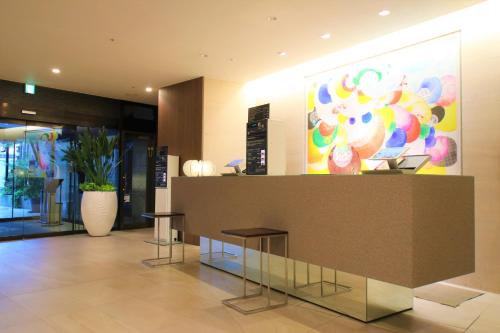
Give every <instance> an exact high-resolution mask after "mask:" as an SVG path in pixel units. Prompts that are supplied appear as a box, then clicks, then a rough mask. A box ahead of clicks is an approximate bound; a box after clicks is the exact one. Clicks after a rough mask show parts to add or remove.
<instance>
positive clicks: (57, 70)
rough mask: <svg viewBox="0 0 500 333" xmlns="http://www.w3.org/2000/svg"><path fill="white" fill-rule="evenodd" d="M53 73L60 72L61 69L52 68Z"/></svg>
mask: <svg viewBox="0 0 500 333" xmlns="http://www.w3.org/2000/svg"><path fill="white" fill-rule="evenodd" d="M52 73H54V74H60V73H61V70H60V69H59V68H52Z"/></svg>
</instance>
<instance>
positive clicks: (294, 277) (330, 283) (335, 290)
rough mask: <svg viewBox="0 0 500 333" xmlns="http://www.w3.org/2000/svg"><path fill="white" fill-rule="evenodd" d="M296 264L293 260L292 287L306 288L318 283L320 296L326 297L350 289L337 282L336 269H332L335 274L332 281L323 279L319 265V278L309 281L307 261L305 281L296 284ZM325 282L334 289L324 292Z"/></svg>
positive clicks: (321, 268) (307, 264) (321, 267)
mask: <svg viewBox="0 0 500 333" xmlns="http://www.w3.org/2000/svg"><path fill="white" fill-rule="evenodd" d="M295 266H296V264H295V260H294V261H293V288H294V289H300V288H307V287H311V286H315V285H318V284H319V285H320V295H321V297H326V296H333V295H336V294H340V293H344V292H347V291H350V289H351V288H350V287H346V286H340V285H339V284H338V283H337V270H334V274H335V277H334V282H331V281H325V279H324V278H323V266H320V267H319V269H320V280H319V281H317V282H311V281H310V269H309V263H306V272H307V273H306V274H307V276H306V283H305V284H303V285H297V270H296V267H295ZM325 284H327V285H331V286H333V288H334V290H333V292H331V293H325V288H324V285H325ZM338 287H341V288H338Z"/></svg>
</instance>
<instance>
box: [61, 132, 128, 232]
mask: <svg viewBox="0 0 500 333" xmlns="http://www.w3.org/2000/svg"><path fill="white" fill-rule="evenodd" d="M117 142H118V137H116V136H115V137H108V136H107V134H106V130H105V129H104V128H102V129H101V130H99V132H98V133H97V135H94V133H92V131H91V130H90V129H88V128H87V129H86V130H85V131H83V132H82V133H80V134H79V135H78V137H77V139H76V140H75V141H74V142H72V143H71V144H70V146H69V147H68V149H65V150H63V153H64V158H63V159H64V160H65V161H67V162H68V163H69V164H70V165H71V166H73V168H74V169H75V170H76V171H78V172H80V173H82V174H84V175H85V182H83V183H81V184H80V189H81V190H82V191H83V197H82V202H81V213H82V220H83V224H84V225H85V228H86V229H87V232H88V233H89V235H91V236H106V235H108V234H109V232H110V231H111V228H112V227H113V224H114V222H115V219H116V212H117V209H118V200H117V196H116V188H115V186H114V185H113V184H111V181H110V179H109V178H110V175H111V172H112V171H113V170H114V169H115V168H116V167H117V165H118V163H119V161H117V160H116V159H115V157H114V149H115V147H116V145H117Z"/></svg>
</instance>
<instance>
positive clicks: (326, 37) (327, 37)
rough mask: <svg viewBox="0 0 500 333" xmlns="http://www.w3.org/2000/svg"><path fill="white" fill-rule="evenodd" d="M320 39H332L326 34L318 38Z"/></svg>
mask: <svg viewBox="0 0 500 333" xmlns="http://www.w3.org/2000/svg"><path fill="white" fill-rule="evenodd" d="M319 37H320V38H321V39H330V38H331V37H332V35H330V34H329V33H328V32H327V33H324V34H322V35H321V36H319Z"/></svg>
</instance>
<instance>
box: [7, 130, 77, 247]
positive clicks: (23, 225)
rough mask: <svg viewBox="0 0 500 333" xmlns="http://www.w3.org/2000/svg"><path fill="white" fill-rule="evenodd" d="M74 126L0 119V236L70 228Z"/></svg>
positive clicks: (41, 232)
mask: <svg viewBox="0 0 500 333" xmlns="http://www.w3.org/2000/svg"><path fill="white" fill-rule="evenodd" d="M75 133H76V127H74V126H62V125H61V126H60V125H52V124H45V123H43V124H42V123H35V122H24V121H13V120H0V239H1V238H19V237H24V236H33V235H46V234H52V233H61V232H72V231H74V230H75V229H83V227H82V226H81V225H75V224H74V223H73V220H74V219H73V214H74V209H73V208H74V205H73V200H72V198H71V193H72V192H73V189H74V184H75V181H74V175H73V173H72V172H71V168H70V166H69V165H68V163H66V162H65V161H63V151H62V150H63V149H64V148H66V147H67V146H68V144H69V143H70V141H71V140H73V138H74V136H75Z"/></svg>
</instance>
